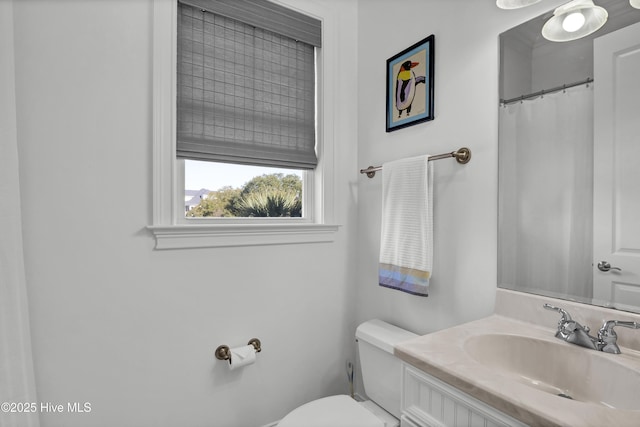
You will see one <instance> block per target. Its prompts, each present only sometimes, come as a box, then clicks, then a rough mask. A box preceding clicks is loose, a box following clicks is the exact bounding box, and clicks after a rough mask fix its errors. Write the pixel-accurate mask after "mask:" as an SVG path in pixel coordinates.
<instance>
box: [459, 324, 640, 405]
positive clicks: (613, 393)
mask: <svg viewBox="0 0 640 427" xmlns="http://www.w3.org/2000/svg"><path fill="white" fill-rule="evenodd" d="M463 347H464V351H465V352H466V353H467V355H468V356H469V357H471V358H472V359H473V360H475V361H476V362H478V363H480V364H481V365H483V366H486V367H488V368H490V369H492V370H493V371H495V372H496V373H497V374H500V375H503V376H506V377H509V378H511V379H513V380H515V381H517V382H519V383H521V384H524V385H527V386H529V387H532V388H534V389H537V390H540V391H543V392H546V393H551V394H554V395H556V396H559V397H558V399H561V398H566V399H572V400H574V401H579V402H584V403H591V404H596V405H602V406H605V407H608V408H616V409H625V410H632V411H633V410H640V400H639V399H638V398H637V396H639V395H640V371H637V370H634V369H632V368H630V367H627V366H624V365H623V364H621V363H618V362H617V361H616V360H615V358H616V357H620V356H617V355H611V354H606V353H602V352H598V351H593V350H588V349H585V348H582V347H578V346H575V345H571V344H567V343H565V342H562V341H559V340H557V342H556V341H555V340H554V339H553V338H551V339H550V340H543V339H537V338H531V337H527V336H522V335H510V334H485V335H475V336H471V337H469V338H468V339H467V340H466V341H465V343H464V346H463Z"/></svg>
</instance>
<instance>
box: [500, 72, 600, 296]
mask: <svg viewBox="0 0 640 427" xmlns="http://www.w3.org/2000/svg"><path fill="white" fill-rule="evenodd" d="M499 133H500V161H499V164H500V171H499V174H500V177H499V180H500V207H499V209H500V212H499V218H500V230H501V233H500V238H499V240H500V257H499V259H500V265H499V273H498V274H499V279H500V284H501V285H502V286H504V285H507V287H510V288H511V287H512V285H513V286H514V287H515V288H517V289H522V290H525V289H527V290H531V291H533V290H546V291H550V293H552V292H560V294H565V295H566V294H568V295H574V296H581V297H584V298H591V297H592V293H593V286H592V283H593V279H592V267H591V263H592V259H591V258H592V246H593V214H592V211H593V190H592V189H593V84H591V85H587V86H585V85H583V86H578V87H574V88H571V89H567V90H566V91H560V92H556V93H553V94H548V95H544V96H543V97H539V98H536V99H533V100H527V101H523V102H516V103H513V104H510V105H507V106H506V107H502V106H501V107H500V130H499ZM550 293H549V294H550Z"/></svg>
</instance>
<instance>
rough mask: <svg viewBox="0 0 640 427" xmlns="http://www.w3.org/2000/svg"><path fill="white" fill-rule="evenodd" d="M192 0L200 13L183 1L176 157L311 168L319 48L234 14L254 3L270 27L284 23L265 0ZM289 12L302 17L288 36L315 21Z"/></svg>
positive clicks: (291, 12)
mask: <svg viewBox="0 0 640 427" xmlns="http://www.w3.org/2000/svg"><path fill="white" fill-rule="evenodd" d="M188 2H189V3H196V4H197V7H194V6H192V5H189V4H186V2H185V3H183V2H179V3H178V56H177V60H178V61H177V62H178V65H177V66H178V68H177V156H178V157H179V158H186V159H194V160H209V161H219V162H231V163H240V164H250V165H263V166H273V167H285V168H295V169H313V168H314V167H315V166H316V164H317V158H316V154H315V49H314V45H313V44H309V43H305V42H302V41H299V40H298V39H296V38H292V37H291V36H289V35H283V34H281V33H277V32H274V31H272V30H271V29H264V28H262V27H259V26H255V25H256V23H255V22H252V23H247V22H243V21H246V19H243V20H239V19H236V18H239V17H238V16H235V15H234V16H230V15H233V13H232V12H233V10H232V12H229V9H235V10H238V8H239V10H240V11H242V8H243V7H245V8H246V7H249V6H251V5H253V6H254V8H253V9H252V10H253V14H254V15H255V14H256V13H262V14H263V16H264V17H265V18H264V21H265V23H273V22H274V21H275V22H281V21H282V20H283V19H285V18H284V17H283V15H282V11H281V9H285V8H282V7H281V6H277V5H274V4H273V3H270V2H268V1H265V0H234V1H225V0H223V1H206V0H188ZM257 4H259V5H260V6H261V9H259V10H260V11H262V12H257V11H256V10H255V7H256V6H255V5H257ZM270 6H277V8H276V9H274V10H275V12H272V15H269V14H268V13H267V12H265V10H268V7H270ZM216 7H220V8H221V9H222V10H221V11H220V12H218V11H217V10H216ZM203 9H205V10H203ZM249 9H251V7H249ZM285 10H286V11H288V13H290V14H293V15H294V16H298V15H299V17H298V20H297V21H296V25H293V24H292V25H291V27H287V25H285V24H282V22H281V25H284V26H285V27H287V28H288V31H291V28H294V29H295V27H296V26H300V22H301V21H300V19H305V20H308V19H311V18H308V17H306V16H304V15H300V14H298V13H297V12H293V11H290V10H288V9H285ZM268 16H275V17H277V18H278V19H279V20H280V21H277V20H275V18H268ZM302 22H304V21H302ZM265 26H269V25H265ZM274 26H275V27H277V25H274ZM274 26H272V27H274ZM305 28H307V27H305ZM318 28H319V21H318ZM272 29H273V28H272ZM307 32H308V31H307ZM318 40H319V37H318Z"/></svg>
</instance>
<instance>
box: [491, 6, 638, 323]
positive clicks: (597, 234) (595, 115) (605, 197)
mask: <svg viewBox="0 0 640 427" xmlns="http://www.w3.org/2000/svg"><path fill="white" fill-rule="evenodd" d="M596 4H598V5H599V6H602V7H604V8H605V9H607V11H608V13H609V19H608V21H607V22H606V24H605V25H604V27H602V28H601V29H600V30H599V31H597V32H595V33H593V34H591V35H589V36H587V37H584V38H581V39H578V40H574V41H570V42H564V43H556V42H550V41H548V40H546V39H544V38H543V37H542V34H541V29H542V26H543V25H544V23H545V22H546V21H547V20H548V19H549V18H550V17H551V16H552V15H553V10H552V11H550V12H548V13H546V14H544V15H541V16H539V17H537V18H534V19H532V20H530V21H528V22H525V23H524V24H522V25H519V26H518V27H515V28H513V29H511V30H509V31H507V32H505V33H503V34H501V35H500V94H499V95H500V100H501V103H500V116H499V117H500V123H499V249H498V250H499V252H498V286H500V287H503V288H508V289H513V290H518V291H523V292H530V293H534V294H539V295H546V296H551V297H556V298H563V299H570V300H574V301H579V302H583V303H590V304H596V305H602V306H607V307H615V308H619V309H623V310H628V311H635V312H640V221H639V220H638V218H640V190H639V189H638V183H640V168H638V167H637V166H636V164H635V159H637V158H639V157H640V141H639V138H638V135H640V123H638V122H640V121H638V120H637V117H640V105H638V104H640V103H639V102H638V101H637V100H638V99H640V85H638V84H637V76H638V75H640V23H638V22H640V10H637V9H634V8H632V7H631V6H630V4H629V1H628V0H600V1H598V0H596ZM634 24H635V25H634ZM637 87H638V88H637ZM601 261H604V262H606V263H607V264H609V265H610V266H611V267H612V268H610V269H609V270H607V271H604V270H602V269H598V267H597V266H598V264H600V265H604V264H602V263H601ZM614 267H617V268H619V270H616V269H615V268H614Z"/></svg>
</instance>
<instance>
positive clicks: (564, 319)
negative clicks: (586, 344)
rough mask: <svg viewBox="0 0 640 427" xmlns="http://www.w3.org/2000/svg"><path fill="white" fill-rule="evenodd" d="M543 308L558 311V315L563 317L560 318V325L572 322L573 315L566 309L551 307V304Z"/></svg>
mask: <svg viewBox="0 0 640 427" xmlns="http://www.w3.org/2000/svg"><path fill="white" fill-rule="evenodd" d="M543 307H544V308H546V309H547V310H552V311H557V312H558V313H560V315H561V316H562V317H561V318H560V323H566V322H570V321H571V315H570V314H569V313H568V312H567V311H566V310H565V309H563V308H560V307H556V306H555V305H551V304H544V305H543ZM560 323H559V324H560Z"/></svg>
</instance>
